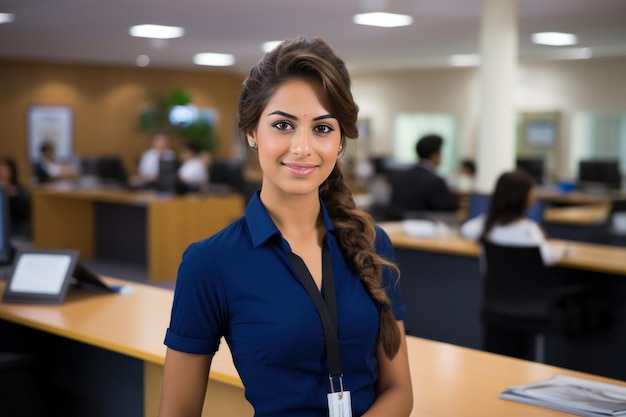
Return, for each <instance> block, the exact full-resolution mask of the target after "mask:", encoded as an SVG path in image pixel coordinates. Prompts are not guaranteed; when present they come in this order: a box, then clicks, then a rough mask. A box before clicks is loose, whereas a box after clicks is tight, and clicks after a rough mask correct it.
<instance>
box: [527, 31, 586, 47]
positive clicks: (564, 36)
mask: <svg viewBox="0 0 626 417" xmlns="http://www.w3.org/2000/svg"><path fill="white" fill-rule="evenodd" d="M532 40H533V42H534V43H536V44H539V45H550V46H567V45H576V43H577V42H578V37H577V36H576V35H574V34H572V33H562V32H539V33H534V34H533V35H532Z"/></svg>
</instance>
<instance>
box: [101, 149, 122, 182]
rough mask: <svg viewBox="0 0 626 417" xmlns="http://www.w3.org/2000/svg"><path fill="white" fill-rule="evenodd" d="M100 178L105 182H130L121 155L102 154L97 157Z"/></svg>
mask: <svg viewBox="0 0 626 417" xmlns="http://www.w3.org/2000/svg"><path fill="white" fill-rule="evenodd" d="M97 167H98V169H97V172H98V178H99V179H100V181H101V182H102V183H103V184H112V185H123V186H126V185H127V184H128V173H127V172H126V168H124V164H123V163H122V159H121V158H120V157H119V156H100V157H98V158H97Z"/></svg>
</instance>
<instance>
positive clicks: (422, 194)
mask: <svg viewBox="0 0 626 417" xmlns="http://www.w3.org/2000/svg"><path fill="white" fill-rule="evenodd" d="M442 146H443V139H442V138H441V136H439V135H434V134H430V135H426V136H424V137H422V138H420V139H419V140H418V141H417V144H416V145H415V151H416V153H417V156H418V158H419V161H418V163H417V165H416V166H415V167H412V168H410V169H408V170H407V171H405V172H403V173H402V174H400V175H398V176H396V178H394V179H393V180H392V184H391V188H392V189H391V201H390V206H389V213H388V216H389V218H390V220H401V219H404V218H407V217H410V216H412V215H416V214H419V213H423V212H433V211H436V212H454V211H456V210H457V209H458V207H459V202H458V199H457V197H456V196H455V195H454V194H453V193H452V192H451V191H450V189H449V188H448V185H447V184H446V182H445V180H444V179H443V178H441V177H440V176H438V175H437V173H436V172H435V170H436V168H437V166H438V165H439V162H440V160H441V148H442Z"/></svg>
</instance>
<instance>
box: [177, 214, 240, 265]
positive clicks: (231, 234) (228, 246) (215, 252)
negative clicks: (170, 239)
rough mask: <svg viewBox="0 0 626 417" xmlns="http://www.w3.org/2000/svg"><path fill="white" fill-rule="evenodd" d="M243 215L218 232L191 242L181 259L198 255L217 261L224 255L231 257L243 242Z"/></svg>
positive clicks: (236, 252) (204, 258)
mask: <svg viewBox="0 0 626 417" xmlns="http://www.w3.org/2000/svg"><path fill="white" fill-rule="evenodd" d="M245 227H246V226H245V221H243V217H241V218H239V219H237V220H235V221H234V222H232V223H231V224H229V225H228V226H226V227H225V228H223V229H222V230H220V231H219V232H217V233H215V234H213V235H211V236H208V237H206V238H204V239H202V240H199V241H196V242H193V243H191V244H190V245H189V246H187V248H186V249H185V253H184V254H183V259H185V258H189V257H199V258H200V259H203V260H205V261H206V262H210V261H212V260H217V261H219V260H220V259H224V257H228V258H231V257H232V256H233V255H237V254H238V253H240V249H241V248H242V245H244V244H245V242H247V241H248V239H246V236H247V233H246V229H245Z"/></svg>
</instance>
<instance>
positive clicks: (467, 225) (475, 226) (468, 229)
mask: <svg viewBox="0 0 626 417" xmlns="http://www.w3.org/2000/svg"><path fill="white" fill-rule="evenodd" d="M484 225H485V215H484V214H480V215H478V216H476V217H472V218H471V219H468V220H466V221H465V222H464V223H463V224H462V225H461V229H460V233H461V235H462V236H463V237H465V238H467V239H472V240H474V239H478V236H480V234H481V233H482V231H483V227H484Z"/></svg>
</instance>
